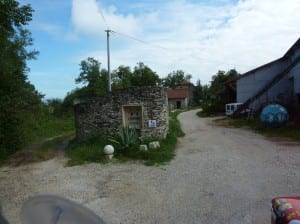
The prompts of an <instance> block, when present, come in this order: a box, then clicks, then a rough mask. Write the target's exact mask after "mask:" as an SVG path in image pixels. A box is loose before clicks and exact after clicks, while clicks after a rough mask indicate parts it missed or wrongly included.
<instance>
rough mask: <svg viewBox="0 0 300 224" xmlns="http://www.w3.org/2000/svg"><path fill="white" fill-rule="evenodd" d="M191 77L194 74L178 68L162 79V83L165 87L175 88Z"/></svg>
mask: <svg viewBox="0 0 300 224" xmlns="http://www.w3.org/2000/svg"><path fill="white" fill-rule="evenodd" d="M191 78H192V75H190V74H185V73H184V71H182V70H176V71H173V72H171V73H170V74H168V76H167V77H166V78H164V79H163V80H162V83H163V85H164V86H165V87H169V88H174V87H175V86H176V85H178V84H179V83H181V82H183V81H190V79H191Z"/></svg>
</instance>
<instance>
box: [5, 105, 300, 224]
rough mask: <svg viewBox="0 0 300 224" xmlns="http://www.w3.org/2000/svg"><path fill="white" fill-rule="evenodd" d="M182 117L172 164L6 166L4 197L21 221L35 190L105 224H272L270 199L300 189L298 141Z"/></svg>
mask: <svg viewBox="0 0 300 224" xmlns="http://www.w3.org/2000/svg"><path fill="white" fill-rule="evenodd" d="M195 113H196V111H195V110H194V111H189V112H185V113H182V114H180V115H179V119H180V121H181V124H182V128H183V130H184V132H185V133H186V136H185V137H184V138H182V139H180V141H179V144H178V148H177V156H176V158H175V159H174V160H173V161H172V162H171V163H170V164H169V165H166V166H159V167H147V166H144V165H141V164H138V163H128V164H106V165H101V164H88V165H83V166H76V167H64V165H65V163H66V158H64V157H63V156H59V157H57V158H55V159H52V160H49V161H46V162H41V163H35V164H29V165H24V166H20V167H2V168H0V201H1V204H2V209H3V214H4V216H5V217H7V219H8V220H9V222H10V223H11V224H19V223H21V222H20V219H19V214H20V207H21V204H22V203H23V202H24V200H26V199H27V198H28V197H29V196H33V195H37V194H56V195H60V196H64V197H67V198H69V199H71V200H74V201H77V202H79V203H82V204H84V205H85V206H87V207H88V208H90V209H92V210H93V211H95V212H96V213H97V214H98V215H99V216H101V217H102V218H103V219H104V220H105V221H106V222H107V223H211V224H213V223H216V224H217V223H218V224H219V223H230V224H231V223H232V224H235V223H236V224H240V223H243V224H247V223H270V200H271V198H272V197H274V196H279V195H300V176H299V171H300V145H299V144H297V143H291V142H274V141H270V140H268V139H265V138H264V137H262V136H260V135H257V134H254V133H252V132H251V131H247V130H242V129H231V128H225V127H219V126H214V125H212V124H211V119H200V118H198V117H196V115H195Z"/></svg>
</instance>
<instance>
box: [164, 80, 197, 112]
mask: <svg viewBox="0 0 300 224" xmlns="http://www.w3.org/2000/svg"><path fill="white" fill-rule="evenodd" d="M193 88H194V85H193V84H192V83H190V82H187V81H183V82H181V83H179V84H177V85H176V86H175V87H174V88H169V89H168V104H169V107H170V108H171V109H184V108H186V107H188V106H191V105H192V102H193Z"/></svg>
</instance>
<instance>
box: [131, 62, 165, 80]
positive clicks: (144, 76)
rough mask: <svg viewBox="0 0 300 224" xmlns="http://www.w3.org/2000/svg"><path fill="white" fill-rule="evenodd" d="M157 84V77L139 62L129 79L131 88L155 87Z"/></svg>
mask: <svg viewBox="0 0 300 224" xmlns="http://www.w3.org/2000/svg"><path fill="white" fill-rule="evenodd" d="M159 83H160V78H159V76H158V75H157V74H156V73H155V72H154V71H152V70H151V69H150V68H149V67H148V66H147V65H145V64H144V63H142V62H139V63H138V65H137V66H135V67H134V70H133V73H132V78H131V84H132V85H133V86H156V85H158V84H159Z"/></svg>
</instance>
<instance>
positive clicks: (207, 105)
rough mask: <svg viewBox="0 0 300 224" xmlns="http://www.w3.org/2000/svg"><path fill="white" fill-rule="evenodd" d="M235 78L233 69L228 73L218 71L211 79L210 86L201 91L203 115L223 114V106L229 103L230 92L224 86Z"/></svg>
mask: <svg viewBox="0 0 300 224" xmlns="http://www.w3.org/2000/svg"><path fill="white" fill-rule="evenodd" d="M237 77H238V72H237V71H236V70H234V69H231V70H229V71H228V72H225V71H218V73H217V74H216V75H214V76H213V77H212V81H211V85H210V86H209V87H208V88H207V89H205V88H203V89H202V91H203V93H202V94H203V99H204V100H203V101H202V102H203V103H202V104H201V107H202V110H203V112H202V113H203V114H218V113H223V112H224V110H225V104H227V103H230V101H231V92H230V90H229V89H228V87H227V86H226V82H228V81H230V80H232V79H234V78H237ZM205 98H207V99H205Z"/></svg>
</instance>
